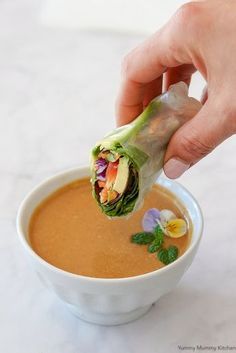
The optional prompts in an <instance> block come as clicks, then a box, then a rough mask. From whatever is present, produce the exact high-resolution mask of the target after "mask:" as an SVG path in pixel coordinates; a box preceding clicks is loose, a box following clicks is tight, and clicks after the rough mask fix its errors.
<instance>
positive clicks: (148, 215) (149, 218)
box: [142, 208, 160, 232]
mask: <svg viewBox="0 0 236 353" xmlns="http://www.w3.org/2000/svg"><path fill="white" fill-rule="evenodd" d="M157 219H158V220H160V211H159V210H158V209H157V208H150V209H149V210H147V211H146V212H145V214H144V216H143V220H142V226H143V229H144V231H145V232H152V231H153V229H154V228H155V227H156V225H157Z"/></svg>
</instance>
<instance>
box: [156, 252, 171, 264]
mask: <svg viewBox="0 0 236 353" xmlns="http://www.w3.org/2000/svg"><path fill="white" fill-rule="evenodd" d="M157 257H158V259H159V260H160V261H161V262H162V263H163V264H165V265H168V264H169V256H168V250H167V249H161V250H159V251H158V253H157Z"/></svg>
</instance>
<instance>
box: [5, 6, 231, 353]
mask: <svg viewBox="0 0 236 353" xmlns="http://www.w3.org/2000/svg"><path fill="white" fill-rule="evenodd" d="M39 11H40V2H37V1H35V2H29V1H26V0H23V1H22V2H21V3H20V2H17V1H11V2H10V1H9V2H8V1H2V2H1V3H0V26H1V28H2V29H1V30H0V49H1V50H0V52H1V55H0V131H1V138H0V149H1V154H0V162H1V163H0V178H1V182H0V193H1V198H0V227H1V228H0V229H1V236H0V268H1V276H0V352H1V353H75V352H80V353H88V352H91V353H92V352H97V353H110V352H113V353H120V352H123V353H143V352H148V353H149V352H150V353H158V352H160V353H163V352H168V353H172V352H179V351H181V349H180V347H178V346H188V347H189V348H191V347H193V348H194V347H195V348H196V345H202V346H217V345H234V346H236V338H235V324H236V305H235V297H236V294H235V293H236V281H235V273H236V261H235V253H236V239H235V236H236V233H235V229H236V216H235V211H236V206H235V200H236V188H235V182H236V162H235V153H236V139H235V138H231V139H229V140H228V141H226V142H225V143H224V144H223V145H221V146H220V147H218V148H217V149H216V150H215V151H214V152H213V153H212V154H211V155H209V156H208V157H207V158H205V159H204V160H203V161H201V162H200V163H199V164H198V165H196V166H195V167H194V168H192V169H191V170H190V171H188V172H187V173H186V175H184V176H183V177H182V178H181V179H180V182H181V183H182V184H183V185H184V186H185V187H187V188H188V189H189V190H190V191H191V192H192V193H193V195H195V197H196V198H197V200H198V201H199V203H200V205H201V207H202V210H203V214H204V218H205V230H204V236H203V240H202V243H201V246H200V248H199V251H198V253H197V256H196V258H195V261H194V263H193V264H192V266H191V267H190V269H189V270H188V272H187V273H186V275H185V276H184V278H183V279H182V281H181V283H180V284H179V286H178V287H177V288H176V289H175V290H174V291H173V292H172V293H170V294H168V295H166V296H164V297H163V298H161V299H160V300H159V301H158V303H157V304H156V305H155V306H154V307H153V309H152V310H151V311H150V312H149V313H148V314H147V315H145V316H144V317H143V318H141V319H139V320H137V321H135V322H132V323H130V324H126V325H123V326H117V327H99V326H96V325H90V324H87V323H84V322H82V321H80V320H79V319H77V318H75V317H74V316H73V315H72V314H71V313H70V312H68V311H67V309H66V308H65V307H64V306H63V304H62V303H61V302H60V301H59V300H58V299H57V298H56V297H55V296H54V294H53V293H51V292H49V291H48V290H47V289H45V288H44V287H43V285H42V284H41V283H40V281H39V280H38V278H37V277H36V275H35V273H34V272H33V271H32V269H31V268H30V267H29V264H28V262H27V261H26V259H25V256H24V253H23V251H22V249H21V246H20V243H19V240H18V236H17V234H16V229H15V217H16V212H17V208H18V206H19V203H20V202H21V200H22V198H23V197H24V196H25V194H26V193H27V192H28V191H30V190H31V188H32V187H33V186H35V185H36V184H37V183H38V182H40V181H41V180H42V179H44V178H45V177H48V176H50V175H52V174H54V173H56V172H59V171H61V170H63V169H66V168H70V167H73V166H78V165H82V164H86V163H88V153H89V150H90V147H91V146H92V145H93V143H94V142H95V141H96V140H97V139H99V138H100V137H101V136H102V135H103V134H104V133H105V132H106V131H108V130H109V129H111V128H112V127H113V126H114V119H113V116H114V112H113V106H114V100H115V95H116V91H117V87H118V82H119V66H120V61H121V58H122V57H123V55H124V54H125V53H126V52H127V51H128V50H130V49H131V48H132V47H133V46H135V45H137V44H138V43H139V42H140V41H141V40H142V39H143V38H142V37H141V36H135V35H125V34H122V35H119V34H112V33H107V32H104V31H103V32H97V33H95V32H94V31H90V32H89V31H87V32H79V31H77V30H69V29H68V30H66V29H60V28H49V27H45V26H43V25H41V24H40V21H39V19H38V13H39ZM200 86H201V80H199V79H196V80H195V86H194V87H193V92H196V94H199V92H200V88H201V87H200Z"/></svg>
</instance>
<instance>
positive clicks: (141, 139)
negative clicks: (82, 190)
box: [91, 82, 201, 217]
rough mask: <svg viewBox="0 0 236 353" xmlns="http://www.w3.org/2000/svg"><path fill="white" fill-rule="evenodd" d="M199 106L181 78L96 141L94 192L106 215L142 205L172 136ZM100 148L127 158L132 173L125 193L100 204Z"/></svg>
mask: <svg viewBox="0 0 236 353" xmlns="http://www.w3.org/2000/svg"><path fill="white" fill-rule="evenodd" d="M200 108H201V103H200V102H199V101H198V100H196V99H194V98H192V97H189V96H188V86H187V85H186V84H185V83H184V82H179V83H177V84H174V85H172V86H170V88H169V89H168V91H167V92H165V93H163V94H161V95H160V96H158V97H157V98H155V99H153V100H152V101H151V102H150V104H149V105H148V106H147V107H146V108H145V110H144V111H143V113H142V114H140V115H139V116H138V117H137V118H136V119H135V120H134V121H133V122H131V123H130V124H127V125H124V126H122V127H120V128H116V129H114V130H113V131H111V132H110V133H108V134H107V135H106V136H105V137H104V138H103V139H102V140H101V141H99V142H98V143H97V144H96V146H95V147H94V148H93V150H92V153H91V172H92V178H91V182H92V187H93V196H94V197H95V199H96V200H97V202H98V204H99V206H100V207H101V209H102V211H103V212H104V213H105V214H106V215H107V216H109V217H121V216H127V215H131V214H132V213H133V212H135V211H136V210H137V209H139V208H140V207H141V206H142V203H143V200H144V197H145V195H146V194H147V192H148V191H149V190H150V189H151V187H152V186H153V184H154V183H155V182H156V180H157V178H158V176H159V175H160V174H161V172H162V168H163V161H164V155H165V151H166V149H167V146H168V142H169V140H170V138H171V137H172V135H173V134H174V133H175V132H176V130H177V129H178V128H179V127H181V126H182V125H183V124H184V123H186V122H187V121H188V120H189V119H191V118H192V117H193V116H194V115H196V113H197V112H198V111H199V110H200ZM101 151H110V152H113V153H116V154H119V155H121V156H125V157H126V158H128V160H129V171H130V174H132V178H130V182H129V185H128V188H127V189H126V190H125V191H124V193H123V195H119V198H118V199H117V200H116V201H115V202H114V201H113V202H110V204H109V203H107V204H101V202H100V200H99V191H100V190H99V189H98V188H97V174H96V169H95V164H96V160H97V158H98V154H99V153H100V152H101ZM134 189H135V190H134Z"/></svg>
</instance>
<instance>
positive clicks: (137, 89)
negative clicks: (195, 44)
mask: <svg viewBox="0 0 236 353" xmlns="http://www.w3.org/2000/svg"><path fill="white" fill-rule="evenodd" d="M180 27H181V26H179V23H178V21H176V18H175V16H174V17H173V18H172V19H171V20H170V21H169V23H167V24H166V25H165V26H164V27H163V28H161V29H160V30H159V31H157V32H156V33H155V34H154V35H152V36H151V37H149V38H148V39H147V40H146V41H144V42H143V43H142V44H141V45H139V46H138V47H137V48H136V49H134V50H133V51H132V52H131V53H130V54H128V55H127V56H126V58H125V59H124V62H123V67H122V83H121V87H120V93H119V95H118V99H117V102H116V117H117V121H118V124H119V125H121V124H124V123H128V122H130V121H132V120H133V119H134V118H136V117H137V116H138V115H139V114H140V113H141V112H142V110H143V99H144V96H145V94H146V90H147V88H148V86H149V84H150V83H151V82H154V81H158V80H159V81H160V82H162V80H161V76H162V75H163V73H164V72H165V71H166V70H167V69H168V68H170V67H176V66H179V65H181V64H184V63H191V58H189V55H188V50H186V37H187V35H186V33H184V35H183V32H184V31H183V29H182V30H180ZM184 42H185V43H184ZM158 93H161V92H157V94H156V95H158Z"/></svg>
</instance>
